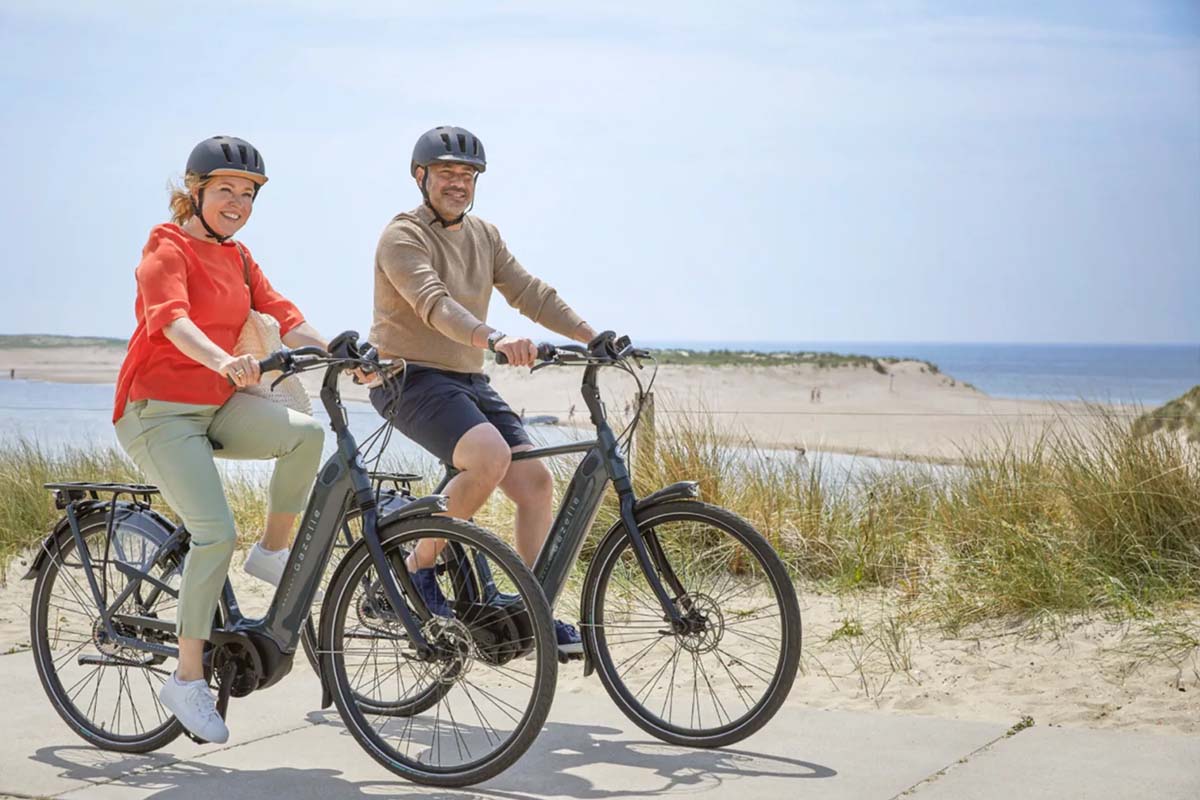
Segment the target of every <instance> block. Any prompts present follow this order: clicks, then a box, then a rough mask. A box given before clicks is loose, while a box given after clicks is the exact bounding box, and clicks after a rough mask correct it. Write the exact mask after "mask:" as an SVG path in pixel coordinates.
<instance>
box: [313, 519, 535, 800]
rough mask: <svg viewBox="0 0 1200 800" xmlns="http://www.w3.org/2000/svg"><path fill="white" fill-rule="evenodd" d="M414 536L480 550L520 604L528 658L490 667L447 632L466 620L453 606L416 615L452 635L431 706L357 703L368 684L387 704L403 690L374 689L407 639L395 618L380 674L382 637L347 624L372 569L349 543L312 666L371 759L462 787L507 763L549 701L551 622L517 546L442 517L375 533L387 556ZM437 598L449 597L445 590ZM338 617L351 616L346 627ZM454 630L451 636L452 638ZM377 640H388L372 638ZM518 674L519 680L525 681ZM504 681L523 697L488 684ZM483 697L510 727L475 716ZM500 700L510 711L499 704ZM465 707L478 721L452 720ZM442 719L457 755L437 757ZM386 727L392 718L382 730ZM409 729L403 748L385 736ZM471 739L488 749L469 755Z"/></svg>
mask: <svg viewBox="0 0 1200 800" xmlns="http://www.w3.org/2000/svg"><path fill="white" fill-rule="evenodd" d="M418 538H435V539H445V540H448V541H450V542H457V543H459V544H461V545H463V546H464V547H467V548H470V549H471V550H472V551H473V552H477V553H482V554H484V555H485V556H486V558H488V559H489V560H490V563H491V564H492V565H494V566H493V567H492V569H493V571H494V572H496V573H499V574H500V575H502V576H503V578H502V580H503V581H504V582H505V588H506V589H507V590H508V591H515V593H516V594H518V595H520V597H521V598H522V602H523V606H522V607H523V609H524V610H526V611H527V612H528V615H529V622H530V624H531V634H530V638H531V641H532V647H533V650H532V653H533V658H532V660H529V661H516V660H513V661H509V662H501V663H500V664H499V665H498V666H495V665H490V664H488V663H487V662H486V661H485V660H484V659H483V658H482V657H481V652H482V650H481V647H480V645H479V642H478V641H476V640H475V637H474V635H473V634H472V635H471V636H470V637H469V638H461V637H462V636H464V634H461V632H459V633H455V632H456V631H460V629H461V630H465V628H466V625H465V623H463V622H462V620H460V619H459V618H458V616H457V611H456V613H455V616H453V617H449V618H446V617H431V618H430V619H429V620H427V621H426V622H424V623H422V624H423V625H425V626H427V628H426V630H427V631H431V632H432V631H439V630H440V631H442V632H443V634H441V635H443V636H444V638H445V639H453V641H452V642H451V645H449V646H446V647H444V649H443V650H442V653H443V654H445V653H453V657H449V656H446V657H444V658H442V659H441V660H439V661H438V662H437V668H436V669H437V679H438V680H439V681H440V682H442V684H443V685H444V686H445V690H444V691H442V692H441V693H440V695H439V696H438V697H437V699H436V700H435V702H434V703H433V705H432V706H429V707H428V708H427V709H425V710H424V711H423V712H418V713H414V714H412V715H408V716H405V717H404V718H403V720H402V721H398V720H395V718H394V717H392V716H390V715H386V714H377V713H373V712H371V711H370V710H369V709H368V708H367V707H365V704H364V703H363V702H362V698H363V695H364V694H366V693H367V691H366V689H367V687H368V686H370V687H375V688H381V690H383V691H386V692H387V694H388V701H389V702H396V700H397V699H402V698H403V697H404V690H403V689H401V691H399V692H393V691H392V689H391V687H387V688H386V689H384V688H383V684H384V683H385V682H387V681H391V680H392V679H393V678H395V676H397V675H401V674H402V670H403V665H401V664H400V661H401V660H402V659H408V658H409V656H405V655H402V654H401V645H404V643H405V642H406V641H407V637H406V636H405V635H404V634H403V629H402V627H401V626H399V624H398V621H397V622H396V624H395V629H396V634H395V635H394V636H392V637H391V638H390V640H389V643H390V645H391V647H392V650H393V653H394V655H395V658H396V660H397V664H396V665H395V666H394V667H393V666H392V665H390V664H389V663H387V657H388V654H387V653H384V659H383V661H384V662H385V663H384V665H383V670H384V671H383V673H382V674H383V677H382V678H381V677H380V660H381V659H380V657H379V653H378V652H377V650H376V647H377V646H376V645H375V644H374V642H376V641H379V640H382V639H384V637H383V636H382V635H380V632H379V630H380V629H379V628H368V629H366V633H365V634H364V633H361V632H360V631H361V630H362V629H360V628H356V627H355V626H354V625H353V624H352V623H353V620H351V619H350V612H351V609H352V607H353V608H355V609H357V608H358V607H359V605H360V602H359V600H358V598H359V597H361V594H362V587H363V585H364V577H367V576H369V573H370V571H371V570H373V569H374V562H373V560H372V558H371V555H370V551H369V550H368V548H367V547H366V543H365V542H362V543H360V544H358V545H356V546H355V547H354V548H352V549H351V551H350V552H349V553H348V554H347V555H346V557H345V558H344V559H343V560H342V563H341V564H340V565H339V566H338V568H337V571H336V572H335V573H334V577H333V581H332V582H331V585H330V590H329V592H328V593H327V594H326V596H325V602H324V604H323V606H322V609H321V630H320V641H321V642H322V643H328V647H327V652H322V653H321V657H322V671H323V674H324V675H325V676H326V678H327V680H329V682H330V684H329V685H330V688H331V690H332V693H333V699H334V703H335V704H336V706H337V709H338V711H339V713H340V714H341V717H342V720H343V722H344V723H345V725H346V727H347V729H348V730H349V731H350V733H351V735H352V736H353V737H354V738H355V740H356V741H357V742H358V743H359V745H360V746H362V747H363V748H364V749H365V750H366V751H367V752H368V754H370V755H371V757H372V758H374V759H375V760H376V761H377V762H378V763H380V764H381V765H383V766H384V767H385V768H387V769H388V770H390V771H391V772H393V773H395V774H397V775H400V776H402V777H404V778H407V779H409V780H412V781H414V782H417V783H422V784H426V785H432V786H444V787H455V786H467V785H470V784H474V783H478V782H480V781H484V780H487V779H488V778H491V777H494V776H495V775H498V774H499V773H500V772H502V771H503V770H505V769H507V768H508V767H509V766H511V765H512V764H513V763H514V762H515V761H516V760H517V759H518V758H520V756H521V755H522V754H523V753H524V752H525V751H526V750H527V749H528V747H529V745H530V744H532V743H533V740H534V739H535V738H536V737H537V735H538V733H539V732H540V731H541V728H542V726H543V724H544V723H545V720H546V716H547V715H548V713H549V710H550V705H551V702H552V701H553V696H554V688H555V684H556V680H557V668H558V661H557V646H556V643H555V637H554V628H553V624H552V621H551V616H550V609H549V606H548V605H547V603H546V599H545V595H544V594H543V593H542V590H541V587H540V586H539V585H538V583H537V581H536V580H535V579H534V577H533V575H532V574H531V573H530V572H529V570H528V568H527V567H526V566H525V565H524V563H523V562H522V561H521V560H520V558H519V557H518V556H517V554H516V553H515V552H513V550H512V549H511V548H510V547H509V546H508V545H507V544H505V543H504V542H502V541H501V540H500V539H498V538H496V537H495V536H493V535H492V534H490V533H488V532H487V531H484V530H483V529H481V528H479V527H477V526H475V525H473V524H471V523H468V522H463V521H461V520H456V519H452V518H449V517H418V518H411V519H405V520H399V521H397V522H394V523H391V524H389V525H387V526H384V527H383V528H381V529H380V531H379V539H380V543H381V546H382V547H383V548H384V552H385V554H389V556H390V555H391V554H392V553H396V552H397V551H399V552H406V551H405V550H404V549H403V548H404V544H405V543H406V542H411V541H413V540H416V539H418ZM367 583H368V584H369V583H370V581H367ZM447 597H448V599H450V600H451V602H453V598H452V596H451V595H450V593H449V592H448V593H447ZM456 607H457V606H456ZM348 620H349V621H350V623H351V624H350V626H349V627H348ZM430 635H431V636H432V635H434V634H433V633H431V634H430ZM455 636H458V637H460V638H458V639H454V637H455ZM360 641H368V642H370V644H353V643H355V642H360ZM439 641H441V639H439ZM348 642H349V643H350V644H348ZM387 646H388V643H385V644H384V645H382V647H387ZM360 656H361V658H359V657H360ZM355 659H358V662H357V666H356V665H355V663H354V661H355ZM364 665H370V667H371V668H372V669H374V671H375V676H374V678H373V679H372V678H371V677H370V676H368V677H366V678H365V679H362V680H360V679H359V678H358V676H359V675H361V674H362V673H363V671H364ZM530 665H532V666H530ZM522 669H532V673H528V674H527V673H524V672H521V670H522ZM475 670H480V671H481V672H480V674H478V675H476V677H475V679H474V681H473V680H472V679H471V678H470V676H471V675H472V673H473V672H474V671H475ZM352 673H353V674H352ZM489 678H490V679H492V680H493V681H494V684H489V685H488V688H486V689H485V688H483V685H482V682H483V680H484V679H489ZM525 679H528V682H526V680H525ZM372 680H373V681H374V682H373V683H371V681H372ZM364 684H365V685H364ZM510 685H520V686H521V687H526V688H527V689H528V691H527V692H526V690H525V689H524V688H516V689H514V690H513V691H516V692H517V693H518V694H522V695H524V694H527V695H528V696H527V697H525V698H524V699H522V700H513V701H511V702H510V701H509V700H508V699H506V698H507V695H501V694H500V692H501V689H500V688H497V687H503V688H504V690H505V691H509V688H508V687H509V686H510ZM472 689H474V690H475V694H476V695H477V696H478V698H479V699H478V701H477V700H476V698H475V697H474V696H473V695H472ZM395 695H399V698H396V697H394V696H395ZM484 701H486V702H488V703H490V704H492V705H493V706H494V707H495V708H498V709H500V710H501V713H503V714H505V715H507V716H508V718H509V720H511V723H512V725H511V731H508V732H506V733H502V732H501V731H500V730H499V729H498V727H497V725H495V724H493V722H492V721H490V720H485V719H484V718H483V710H482V709H481V707H480V704H481V703H482V702H484ZM506 707H507V709H512V711H508V710H506ZM456 709H457V710H458V713H457V714H456V713H455V711H456ZM467 714H474V715H475V717H477V719H478V721H479V723H480V724H479V725H478V726H473V725H463V726H460V724H459V722H458V719H459V718H460V717H461V718H463V719H466V718H467V717H466V715H467ZM515 714H520V718H519V719H518V718H516V716H515ZM368 715H371V716H372V717H373V718H374V722H373V721H372V720H369V719H368V718H367V717H368ZM443 719H445V720H447V722H446V723H445V724H444V725H445V727H449V726H451V725H452V726H453V728H454V730H453V738H452V739H451V741H452V743H453V746H454V747H455V748H457V753H458V755H459V756H460V757H462V763H455V764H446V763H444V761H443V745H442V743H443V741H444V740H445V737H446V733H445V732H444V731H442V730H441V729H440V727H439V726H440V725H441V720H443ZM502 722H503V721H502ZM393 723H395V724H394V725H393ZM504 724H505V725H507V724H508V723H507V722H505V723H504ZM389 726H392V727H391V729H390V730H388V728H389ZM410 735H411V736H412V737H413V738H412V741H411V742H408V743H407V744H405V745H404V747H403V749H401V747H400V746H398V745H396V746H394V745H393V744H391V741H392V740H394V739H399V740H401V741H403V740H404V739H405V738H406V737H408V736H410ZM425 737H427V738H428V744H426V743H425ZM418 739H420V742H418ZM493 739H494V740H495V744H494V745H493V744H492V741H493ZM481 740H482V741H483V742H484V743H485V744H486V745H487V746H488V748H489V749H488V750H487V751H486V752H483V753H481V754H480V755H476V754H475V753H473V752H472V750H471V747H472V746H473V745H474V746H477V747H478V746H482V745H480V744H478V743H479V742H480V741H481ZM414 747H415V749H416V755H415V756H414V755H413V749H414ZM449 748H450V745H447V746H446V748H445V749H447V750H449ZM464 749H465V751H466V752H465V755H464V752H463V751H464ZM450 755H453V753H451V754H450ZM426 757H428V761H426ZM434 759H437V761H438V763H436V764H435V763H433V761H434Z"/></svg>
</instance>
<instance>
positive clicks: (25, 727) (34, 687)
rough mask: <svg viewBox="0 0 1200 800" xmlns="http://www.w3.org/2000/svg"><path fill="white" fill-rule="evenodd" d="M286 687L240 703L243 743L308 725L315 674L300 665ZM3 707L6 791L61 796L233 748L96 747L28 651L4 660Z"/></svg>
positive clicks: (1, 765)
mask: <svg viewBox="0 0 1200 800" xmlns="http://www.w3.org/2000/svg"><path fill="white" fill-rule="evenodd" d="M284 685H286V687H287V688H286V690H285V692H286V693H285V694H272V693H269V692H263V693H261V694H255V695H251V696H250V697H247V698H245V699H244V700H241V701H237V700H235V701H234V702H235V703H236V704H237V715H238V719H237V738H238V740H239V741H242V742H245V741H249V740H253V739H256V738H260V737H263V736H271V735H275V734H278V733H281V732H283V731H288V730H293V729H295V728H298V727H308V726H309V724H310V723H309V722H308V721H307V719H306V716H305V715H306V713H307V712H308V711H309V710H310V709H312V708H316V707H317V706H318V705H320V697H321V695H320V686H319V684H318V682H317V679H316V676H315V675H313V674H312V672H311V671H310V670H309V669H308V666H307V664H304V663H299V664H297V665H296V667H295V669H294V670H293V673H292V674H291V675H288V676H287V677H286V678H285V679H284ZM0 708H2V709H4V732H5V742H4V746H3V748H2V752H0V792H5V791H7V792H15V793H18V794H25V795H34V796H40V795H55V794H59V793H61V792H65V791H68V790H71V789H78V788H80V787H84V786H87V785H90V784H96V783H104V782H107V781H110V780H113V779H116V778H119V777H120V776H122V775H126V774H128V773H129V772H131V771H135V770H145V769H152V768H154V767H159V766H164V765H166V764H169V763H171V762H174V761H177V760H179V759H180V758H194V757H195V756H196V755H203V754H204V753H208V752H212V751H215V750H219V749H220V748H222V747H227V746H229V745H204V746H201V745H197V744H195V743H194V742H192V741H191V740H189V739H186V738H184V737H180V738H179V739H177V740H176V741H175V742H173V743H172V744H171V745H170V746H168V747H167V748H165V749H163V750H159V751H157V752H154V753H149V754H146V755H136V754H125V753H114V752H110V751H106V750H100V749H98V748H95V747H92V746H91V745H89V744H88V743H87V742H85V741H84V740H83V739H81V738H80V737H79V736H78V735H77V734H75V733H74V731H72V730H71V728H70V727H69V726H68V725H67V724H66V723H65V722H63V721H62V719H61V718H60V717H59V716H58V714H57V713H56V712H55V711H54V707H53V706H51V704H50V700H49V698H47V697H46V693H45V691H44V690H43V689H42V685H41V682H40V681H39V680H38V677H37V671H36V670H35V668H34V666H33V655H32V654H31V653H30V652H29V651H25V652H22V653H14V654H10V655H5V656H0Z"/></svg>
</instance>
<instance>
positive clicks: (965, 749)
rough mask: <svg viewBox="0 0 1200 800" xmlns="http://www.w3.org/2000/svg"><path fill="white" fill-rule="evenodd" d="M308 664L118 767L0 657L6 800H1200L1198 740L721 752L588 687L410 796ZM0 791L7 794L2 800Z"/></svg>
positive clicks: (868, 732) (947, 723) (779, 721)
mask: <svg viewBox="0 0 1200 800" xmlns="http://www.w3.org/2000/svg"><path fill="white" fill-rule="evenodd" d="M318 706H319V692H318V686H317V680H316V678H315V677H314V676H313V674H312V673H311V672H309V670H308V669H307V667H306V665H303V664H297V665H296V669H295V672H294V673H293V674H292V675H289V676H288V677H287V678H286V679H284V681H283V683H282V684H281V685H279V686H276V687H273V688H271V689H269V690H267V691H265V692H262V693H260V694H255V695H252V696H250V697H248V698H246V699H244V700H240V701H238V700H235V701H234V703H233V705H232V706H231V714H230V727H231V728H232V730H233V737H232V739H231V742H230V743H228V744H226V745H208V746H204V747H201V746H198V745H195V744H193V743H192V742H190V741H188V740H186V739H182V738H181V739H179V740H177V741H176V742H175V743H173V744H172V745H171V746H170V747H169V748H168V749H167V750H163V751H160V752H158V753H153V754H150V755H146V756H126V755H122V754H120V753H110V752H106V751H103V750H97V749H95V748H92V747H89V746H87V745H86V744H85V743H84V742H83V740H82V739H79V738H78V737H77V736H75V734H73V733H71V731H70V730H69V729H68V728H67V726H66V725H65V724H64V723H63V722H62V721H61V720H60V719H59V718H58V715H57V714H55V713H54V711H53V710H52V709H51V707H50V703H49V701H48V700H47V699H46V697H45V695H44V694H43V692H42V688H41V685H40V683H39V682H38V679H37V675H36V673H35V671H34V668H33V659H32V657H31V656H30V654H29V653H28V652H25V653H17V654H13V655H7V656H0V709H2V710H3V718H4V727H3V732H2V733H0V737H2V739H0V741H2V742H3V745H2V755H0V797H3V796H8V795H12V796H17V797H64V798H114V799H115V798H122V800H124V799H125V798H143V797H154V798H206V799H208V800H240V799H241V798H246V799H247V800H250V799H251V798H253V800H259V799H260V798H280V800H306V799H307V798H313V800H318V799H319V800H337V799H338V798H355V797H362V798H366V797H401V798H409V797H412V798H417V797H420V798H429V797H433V798H492V799H495V800H525V799H526V798H560V797H561V798H580V799H582V800H587V799H594V800H609V798H624V797H656V796H666V795H667V794H671V795H675V794H677V793H681V792H682V793H686V794H687V795H688V796H689V797H696V798H703V799H704V800H709V799H711V800H722V799H725V798H735V799H736V800H759V798H789V800H790V799H791V798H805V800H810V799H811V800H825V799H826V798H853V800H863V799H867V800H871V799H873V798H880V800H887V799H888V798H894V797H900V796H904V797H911V798H915V799H916V800H926V798H929V799H931V800H936V799H937V798H955V799H956V800H959V799H961V798H972V799H974V798H979V799H980V800H990V798H1006V800H1007V798H1012V797H1021V798H1032V799H1036V798H1054V799H1055V800H1063V799H1064V798H1105V799H1106V800H1108V799H1110V798H1139V799H1140V798H1156V800H1171V799H1174V798H1179V799H1180V800H1196V798H1200V737H1188V736H1160V735H1154V734H1138V733H1116V732H1109V731H1089V730H1082V729H1067V728H1040V727H1036V726H1035V727H1032V728H1027V729H1025V730H1021V731H1019V732H1016V733H1014V734H1012V735H1011V736H1009V735H1006V733H1008V731H1009V730H1010V729H1011V728H1012V726H1013V724H1014V723H1015V722H1016V720H1001V721H997V722H994V723H986V722H961V721H953V720H943V719H937V718H933V717H921V716H905V715H898V714H888V713H864V712H846V711H818V710H813V709H808V708H805V707H804V706H803V705H801V704H799V703H798V702H791V703H789V704H788V705H786V706H785V707H784V708H783V710H782V711H780V713H779V715H778V716H777V717H776V718H775V719H774V720H773V721H772V722H771V724H769V725H768V726H767V727H766V729H765V730H763V731H760V732H759V733H758V734H756V735H755V736H752V737H751V738H749V739H747V740H745V741H744V742H742V743H741V744H740V745H739V746H737V747H734V748H730V749H725V750H687V749H683V748H678V747H672V746H669V745H665V744H662V743H660V742H658V741H656V740H654V739H651V738H649V737H647V736H646V735H645V734H643V733H642V732H641V731H640V730H639V729H637V728H636V727H634V726H633V724H632V723H630V722H629V721H628V720H626V719H625V718H624V717H623V716H622V715H621V714H620V713H619V712H618V711H617V710H616V708H615V707H614V706H613V704H612V703H611V702H610V701H609V699H608V697H607V695H605V693H604V691H603V689H602V688H601V687H600V685H599V683H598V682H597V683H594V684H590V685H589V686H588V688H587V689H584V690H581V691H577V692H573V693H572V692H564V693H560V694H559V695H558V696H557V697H556V698H555V703H554V709H553V711H552V712H551V715H550V720H549V722H548V723H547V725H546V729H545V731H543V733H542V734H541V736H540V737H539V738H538V740H537V742H535V743H534V745H533V747H531V748H530V750H529V751H528V753H526V755H525V756H524V757H523V758H522V759H521V760H520V761H519V762H518V763H517V764H516V766H514V767H513V768H511V769H509V770H508V771H507V772H506V773H504V774H502V775H500V776H499V777H497V778H495V779H493V780H492V781H489V782H487V783H485V784H481V785H479V786H476V787H473V788H471V789H467V790H461V791H452V790H442V789H430V788H426V787H422V786H417V785H414V784H412V783H408V782H406V781H403V780H401V779H399V778H397V777H396V776H394V775H392V774H391V773H389V772H387V771H386V770H384V769H383V768H382V767H380V766H378V765H377V764H376V763H375V762H374V761H372V760H371V759H370V758H369V757H368V756H367V755H366V754H365V753H364V752H363V751H362V750H360V749H359V747H358V745H356V744H355V743H354V741H353V739H352V738H351V737H350V735H349V734H348V733H347V732H346V731H345V729H344V728H343V727H342V725H341V722H340V721H339V719H338V717H337V715H336V713H333V710H332V709H331V710H330V711H328V712H322V711H320V710H319V709H318ZM6 793H7V794H6Z"/></svg>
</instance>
